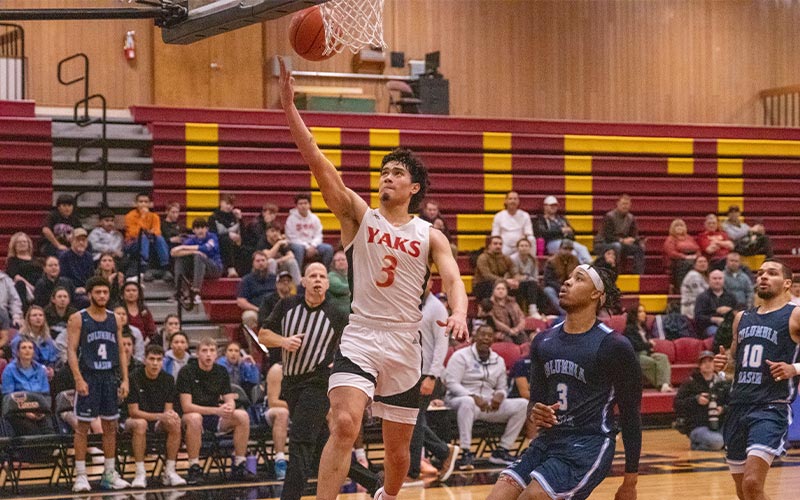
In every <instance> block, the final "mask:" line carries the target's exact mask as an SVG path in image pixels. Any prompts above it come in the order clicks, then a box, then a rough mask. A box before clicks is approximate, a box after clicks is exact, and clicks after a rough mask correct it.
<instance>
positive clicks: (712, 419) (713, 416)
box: [708, 392, 719, 431]
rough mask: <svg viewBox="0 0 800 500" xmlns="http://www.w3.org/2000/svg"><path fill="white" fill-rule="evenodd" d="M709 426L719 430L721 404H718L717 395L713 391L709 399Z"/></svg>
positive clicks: (713, 429)
mask: <svg viewBox="0 0 800 500" xmlns="http://www.w3.org/2000/svg"><path fill="white" fill-rule="evenodd" d="M708 428H709V429H711V430H712V431H718V430H719V406H718V405H717V395H716V394H714V393H713V392H712V393H711V396H710V397H709V400H708Z"/></svg>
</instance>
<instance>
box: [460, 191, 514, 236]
mask: <svg viewBox="0 0 800 500" xmlns="http://www.w3.org/2000/svg"><path fill="white" fill-rule="evenodd" d="M505 200H506V195H504V194H489V193H484V194H483V211H484V212H499V211H500V210H503V209H504V208H505V207H504V206H503V202H505ZM459 248H460V247H459Z"/></svg>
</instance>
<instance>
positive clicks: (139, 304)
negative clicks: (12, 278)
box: [122, 281, 156, 359]
mask: <svg viewBox="0 0 800 500" xmlns="http://www.w3.org/2000/svg"><path fill="white" fill-rule="evenodd" d="M122 306H123V307H124V308H125V312H126V313H127V315H128V323H129V324H130V325H131V326H132V327H135V328H137V329H138V330H139V331H140V332H141V334H142V336H143V337H144V340H145V341H146V342H150V339H151V338H153V335H155V334H156V322H155V319H153V313H151V312H150V309H148V308H147V306H146V305H144V291H143V290H142V286H141V285H140V284H139V283H137V282H135V281H129V282H127V283H125V286H123V287H122ZM137 352H138V351H137ZM141 355H142V356H141V358H142V359H143V358H144V344H142V348H141ZM137 357H138V356H137Z"/></svg>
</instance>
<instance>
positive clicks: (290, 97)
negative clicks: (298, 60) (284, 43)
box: [278, 56, 294, 109]
mask: <svg viewBox="0 0 800 500" xmlns="http://www.w3.org/2000/svg"><path fill="white" fill-rule="evenodd" d="M278 65H279V66H280V67H281V76H280V79H279V80H278V84H279V87H280V96H281V106H282V107H283V109H286V106H288V105H289V104H292V103H294V77H293V76H292V73H291V72H290V71H288V70H287V69H286V62H284V60H283V57H281V56H278Z"/></svg>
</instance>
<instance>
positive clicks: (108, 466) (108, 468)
mask: <svg viewBox="0 0 800 500" xmlns="http://www.w3.org/2000/svg"><path fill="white" fill-rule="evenodd" d="M114 465H116V459H115V458H106V461H105V469H104V470H103V472H105V473H107V474H111V473H112V472H114Z"/></svg>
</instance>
